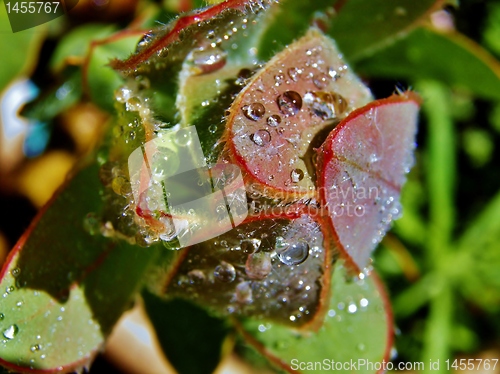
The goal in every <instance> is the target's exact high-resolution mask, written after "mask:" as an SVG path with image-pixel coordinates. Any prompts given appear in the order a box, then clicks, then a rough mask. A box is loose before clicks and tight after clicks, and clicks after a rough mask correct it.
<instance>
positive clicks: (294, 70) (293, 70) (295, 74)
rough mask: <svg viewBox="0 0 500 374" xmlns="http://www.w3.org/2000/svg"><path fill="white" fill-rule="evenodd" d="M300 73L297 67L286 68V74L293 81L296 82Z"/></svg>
mask: <svg viewBox="0 0 500 374" xmlns="http://www.w3.org/2000/svg"><path fill="white" fill-rule="evenodd" d="M301 74H302V70H301V69H299V68H296V67H292V68H290V69H288V76H289V77H290V79H291V80H293V81H294V82H297V81H298V80H299V78H300V75H301Z"/></svg>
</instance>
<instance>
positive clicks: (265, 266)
mask: <svg viewBox="0 0 500 374" xmlns="http://www.w3.org/2000/svg"><path fill="white" fill-rule="evenodd" d="M272 269H273V265H272V262H271V256H270V255H269V253H266V252H257V253H252V254H251V255H249V256H248V258H247V261H246V263H245V272H246V274H247V275H248V278H250V279H264V278H265V277H267V276H268V275H269V273H270V272H271V270H272Z"/></svg>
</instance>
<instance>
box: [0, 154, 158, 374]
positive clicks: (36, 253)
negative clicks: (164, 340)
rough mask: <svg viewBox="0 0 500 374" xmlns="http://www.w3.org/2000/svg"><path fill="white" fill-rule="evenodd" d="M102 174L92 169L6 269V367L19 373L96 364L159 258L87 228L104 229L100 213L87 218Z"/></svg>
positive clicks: (2, 347) (0, 322) (97, 202)
mask: <svg viewBox="0 0 500 374" xmlns="http://www.w3.org/2000/svg"><path fill="white" fill-rule="evenodd" d="M97 172H98V167H97V165H96V164H95V163H93V164H90V166H87V167H85V168H84V169H83V170H81V172H79V173H78V174H77V175H76V176H75V177H74V178H73V179H72V180H71V181H70V182H68V184H67V185H66V186H65V188H64V189H63V190H62V191H61V192H60V193H59V194H58V195H56V197H54V198H53V200H52V201H51V202H50V203H49V204H48V205H47V206H46V207H45V208H44V209H43V210H42V211H41V212H40V213H39V215H38V216H37V218H36V219H35V221H34V223H33V224H32V226H31V227H30V229H29V230H28V232H27V233H26V234H25V235H24V236H23V237H22V238H21V239H20V241H19V242H18V244H17V246H16V247H15V248H14V250H13V252H12V253H11V255H10V257H9V260H8V261H7V263H6V265H5V266H4V268H3V270H2V273H1V274H2V277H1V282H0V288H1V289H2V290H4V291H3V292H5V293H4V297H3V299H2V304H1V307H0V312H1V313H2V314H1V318H0V333H1V334H2V335H0V339H3V340H0V357H1V361H0V362H1V364H2V365H5V366H7V367H9V368H12V369H14V370H16V371H18V370H25V371H26V370H28V369H29V368H31V369H43V370H59V369H58V368H64V370H66V371H71V370H73V369H76V368H78V367H81V366H83V365H88V364H89V362H90V360H91V359H92V357H93V356H95V354H96V353H97V352H98V350H99V349H101V347H102V345H103V343H104V339H105V337H106V336H107V335H108V334H109V333H110V331H111V328H112V327H113V325H114V323H115V322H116V321H117V319H118V318H119V317H120V315H121V314H122V312H123V311H124V310H125V309H127V308H128V307H129V306H130V305H131V302H132V301H133V296H134V294H135V292H136V291H137V290H138V287H139V286H140V285H141V283H142V277H143V274H144V273H145V271H146V269H148V268H149V265H150V262H151V260H152V258H153V257H155V255H156V254H157V252H156V250H155V249H154V248H150V249H148V250H143V249H141V248H138V247H134V246H131V245H129V244H127V243H125V242H123V241H122V242H115V241H113V240H111V239H107V238H105V237H103V236H101V235H100V234H99V235H95V236H92V235H90V234H89V233H88V232H87V231H86V230H85V229H84V226H85V225H86V226H89V227H93V230H99V228H98V227H96V224H97V222H96V219H95V218H94V217H93V216H92V215H90V216H87V218H85V217H86V215H87V214H88V213H96V214H97V213H98V212H99V211H100V209H101V204H102V203H101V195H100V191H101V189H102V188H101V184H100V181H99V179H98V178H97ZM84 219H85V220H84ZM21 368H22V369H21ZM28 371H29V370H28Z"/></svg>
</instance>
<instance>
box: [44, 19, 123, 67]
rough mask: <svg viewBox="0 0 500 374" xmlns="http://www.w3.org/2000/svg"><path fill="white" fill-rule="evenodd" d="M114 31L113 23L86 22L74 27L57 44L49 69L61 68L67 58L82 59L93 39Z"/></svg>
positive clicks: (101, 37) (108, 34)
mask: <svg viewBox="0 0 500 374" xmlns="http://www.w3.org/2000/svg"><path fill="white" fill-rule="evenodd" d="M114 32H116V27H115V26H113V25H103V24H86V25H82V26H80V27H77V28H75V29H74V30H72V31H71V32H70V33H68V34H67V35H65V36H64V37H63V38H62V39H61V41H60V42H59V43H58V44H57V48H56V50H55V51H54V53H53V54H52V57H51V59H50V67H51V69H52V70H53V71H60V70H62V69H63V68H64V66H65V65H66V63H67V59H68V58H73V59H74V58H77V59H81V60H83V59H84V58H85V56H86V55H87V53H88V52H89V51H90V45H91V43H92V42H93V41H95V40H99V39H103V38H106V37H108V36H110V35H111V34H113V33H114Z"/></svg>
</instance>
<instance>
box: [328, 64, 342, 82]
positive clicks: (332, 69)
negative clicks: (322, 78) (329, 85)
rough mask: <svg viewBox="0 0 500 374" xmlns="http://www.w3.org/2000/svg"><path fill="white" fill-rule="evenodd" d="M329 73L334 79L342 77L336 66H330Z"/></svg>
mask: <svg viewBox="0 0 500 374" xmlns="http://www.w3.org/2000/svg"><path fill="white" fill-rule="evenodd" d="M328 75H329V76H330V77H331V78H332V79H333V80H334V81H336V80H337V79H338V78H340V76H339V73H337V70H335V69H334V68H332V67H330V68H328Z"/></svg>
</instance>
